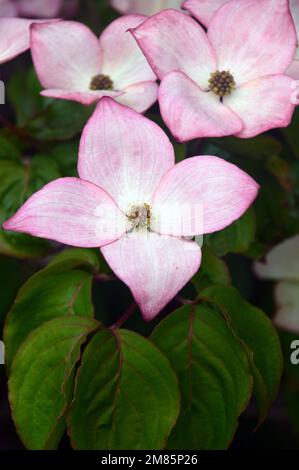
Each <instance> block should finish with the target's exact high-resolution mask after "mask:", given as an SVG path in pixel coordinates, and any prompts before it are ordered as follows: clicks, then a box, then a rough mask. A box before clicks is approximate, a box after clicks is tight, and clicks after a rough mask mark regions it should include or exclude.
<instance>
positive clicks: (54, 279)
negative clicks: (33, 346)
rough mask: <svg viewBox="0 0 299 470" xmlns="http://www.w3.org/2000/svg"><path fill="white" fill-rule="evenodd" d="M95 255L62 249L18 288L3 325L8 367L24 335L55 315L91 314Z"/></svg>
mask: <svg viewBox="0 0 299 470" xmlns="http://www.w3.org/2000/svg"><path fill="white" fill-rule="evenodd" d="M98 263H99V258H98V257H97V255H96V253H95V252H94V251H93V250H90V251H89V250H83V249H82V250H75V249H74V250H66V251H65V252H63V253H62V254H60V255H58V257H57V258H56V259H54V260H53V261H52V262H51V263H50V264H49V266H48V267H46V268H45V269H43V270H42V271H40V272H38V273H36V274H35V275H34V276H32V277H31V278H30V279H29V280H28V281H27V282H26V283H25V284H24V285H23V286H22V288H21V289H20V291H19V293H18V295H17V298H16V300H15V302H14V304H13V306H12V308H11V310H10V312H9V314H8V316H7V319H6V322H5V328H4V340H5V345H6V364H7V367H8V368H9V367H10V365H11V362H12V360H13V357H14V355H15V354H16V352H17V350H18V348H19V347H20V345H21V344H22V342H23V341H24V340H25V339H26V337H27V336H28V334H29V333H30V332H31V331H33V330H34V329H35V328H37V327H39V326H40V325H42V324H43V323H44V322H46V321H48V320H51V319H52V318H55V317H62V316H63V317H64V316H75V315H79V316H84V317H92V316H93V310H94V309H93V304H92V297H91V289H92V281H93V275H92V273H93V272H94V271H95V270H96V269H97V268H98Z"/></svg>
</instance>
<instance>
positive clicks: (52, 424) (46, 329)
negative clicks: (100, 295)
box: [8, 317, 98, 450]
mask: <svg viewBox="0 0 299 470" xmlns="http://www.w3.org/2000/svg"><path fill="white" fill-rule="evenodd" d="M97 327H98V324H97V323H96V322H95V321H94V320H91V319H89V318H81V317H65V318H55V319H53V320H50V321H49V322H47V323H44V324H43V325H42V326H40V327H39V328H37V329H36V330H35V331H33V333H31V334H30V335H29V336H28V338H27V339H26V341H25V342H24V343H23V344H22V346H21V347H20V349H19V351H18V353H17V355H16V357H15V359H14V362H13V364H12V368H11V373H10V377H9V383H8V386H9V399H10V404H11V409H12V414H13V419H14V422H15V425H16V428H17V430H18V433H19V436H20V438H21V439H22V441H23V443H24V445H25V446H26V447H27V448H28V449H33V450H39V449H55V448H56V447H57V445H58V443H59V441H60V439H61V437H62V434H63V432H64V429H65V420H64V417H63V416H64V413H65V411H66V408H67V405H68V403H69V402H70V400H71V398H72V390H73V387H72V382H73V371H74V367H75V365H76V363H77V362H78V360H79V358H80V347H81V345H82V344H83V343H84V342H85V341H86V337H87V336H88V335H89V334H90V333H91V332H92V331H94V330H95V329H96V328H97Z"/></svg>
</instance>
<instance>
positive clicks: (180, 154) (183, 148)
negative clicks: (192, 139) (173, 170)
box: [173, 142, 187, 163]
mask: <svg viewBox="0 0 299 470" xmlns="http://www.w3.org/2000/svg"><path fill="white" fill-rule="evenodd" d="M173 147H174V153H175V162H176V163H179V162H181V161H183V160H184V159H185V158H186V156H187V145H186V144H178V143H177V142H173Z"/></svg>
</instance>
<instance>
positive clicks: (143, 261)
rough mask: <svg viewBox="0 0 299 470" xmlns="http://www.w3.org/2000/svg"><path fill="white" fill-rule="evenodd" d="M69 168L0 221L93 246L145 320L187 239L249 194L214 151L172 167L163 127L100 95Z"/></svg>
mask: <svg viewBox="0 0 299 470" xmlns="http://www.w3.org/2000/svg"><path fill="white" fill-rule="evenodd" d="M78 174H79V178H61V179H58V180H55V181H53V182H51V183H49V184H47V185H46V186H45V187H44V188H43V189H41V190H40V191H38V192H37V193H35V194H34V195H33V196H31V197H30V198H29V199H28V200H27V201H26V202H25V204H24V205H23V206H22V207H21V208H20V209H19V210H18V212H17V213H16V214H15V215H14V216H13V217H12V218H10V219H9V220H8V221H6V222H5V223H4V225H3V227H4V229H6V230H13V231H16V232H25V233H28V234H31V235H34V236H38V237H44V238H48V239H53V240H56V241H58V242H61V243H65V244H67V245H73V246H78V247H101V251H102V254H103V255H104V257H105V259H106V261H107V262H108V264H109V265H110V267H111V269H112V270H113V271H114V272H115V274H116V275H117V276H118V277H119V278H120V279H121V280H122V281H123V282H124V283H126V284H127V286H128V287H129V288H130V289H131V291H132V294H133V296H134V298H135V300H136V302H137V303H138V305H139V307H140V310H141V312H142V314H143V316H144V318H145V319H146V320H151V319H152V318H154V317H155V316H156V315H157V314H158V313H159V312H160V310H162V309H163V307H165V305H166V304H167V303H168V302H169V301H170V300H171V299H172V298H173V297H174V296H175V295H176V294H177V293H178V292H179V291H180V290H181V289H182V287H183V286H184V285H185V284H186V283H187V282H188V281H189V279H190V278H191V277H192V276H193V275H194V274H195V273H196V271H197V270H198V268H199V266H200V261H201V249H200V247H199V245H198V244H197V243H196V242H195V241H192V240H190V239H186V237H193V236H194V235H197V234H203V233H211V232H214V231H217V230H221V229H222V228H224V227H226V226H227V225H229V224H231V223H232V222H233V221H234V220H236V219H237V218H239V217H240V216H241V215H242V214H243V213H244V212H245V211H246V210H247V208H248V207H249V206H250V205H251V203H252V202H253V200H254V199H255V197H256V195H257V192H258V185H257V184H256V183H255V182H254V181H253V179H252V178H251V177H250V176H248V175H247V174H246V173H244V172H243V171H241V170H240V169H239V168H237V167H236V166H235V165H233V164H231V163H228V162H226V161H225V160H222V159H221V158H218V157H213V156H197V157H193V158H188V159H187V160H184V161H182V162H181V163H179V164H177V165H175V159H174V151H173V147H172V145H171V143H170V141H169V139H168V138H167V136H166V135H165V133H164V132H163V131H162V130H161V129H160V128H159V127H158V126H157V125H156V124H155V123H153V122H152V121H150V120H148V119H147V118H145V117H144V116H142V115H141V114H138V113H136V112H135V111H133V110H132V109H130V108H128V107H126V106H122V105H120V104H118V103H117V102H115V101H114V100H113V99H111V98H109V97H106V98H103V99H102V100H101V101H100V102H99V103H98V105H97V108H96V110H95V112H94V114H93V115H92V117H91V118H90V120H89V121H88V123H87V125H86V127H85V129H84V131H83V134H82V138H81V142H80V150H79V162H78Z"/></svg>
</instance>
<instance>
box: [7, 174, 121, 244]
mask: <svg viewBox="0 0 299 470" xmlns="http://www.w3.org/2000/svg"><path fill="white" fill-rule="evenodd" d="M126 224H127V222H126V217H125V215H124V214H123V213H122V212H120V210H119V209H118V208H117V206H116V204H115V202H114V201H113V200H112V198H111V197H110V196H109V195H108V194H107V193H106V192H105V191H103V190H102V189H101V188H98V187H97V186H95V185H93V184H91V183H88V182H87V181H82V180H80V179H78V178H61V179H58V180H55V181H52V182H51V183H49V184H47V185H46V186H45V187H44V188H43V189H41V190H40V191H38V192H37V193H35V194H34V195H33V196H31V197H30V198H29V199H28V201H26V202H25V204H24V205H23V206H22V207H21V208H20V209H19V210H18V211H17V213H16V214H15V215H14V216H13V217H11V218H10V219H9V220H7V221H6V222H5V223H4V224H3V228H4V229H5V230H12V231H15V232H24V233H28V234H30V235H34V236H36V237H42V238H48V239H51V240H56V241H58V242H60V243H65V244H66V245H72V246H79V247H99V246H103V245H105V244H106V243H110V242H111V241H114V240H116V239H118V238H119V237H120V236H121V235H123V234H124V233H125V231H126Z"/></svg>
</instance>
